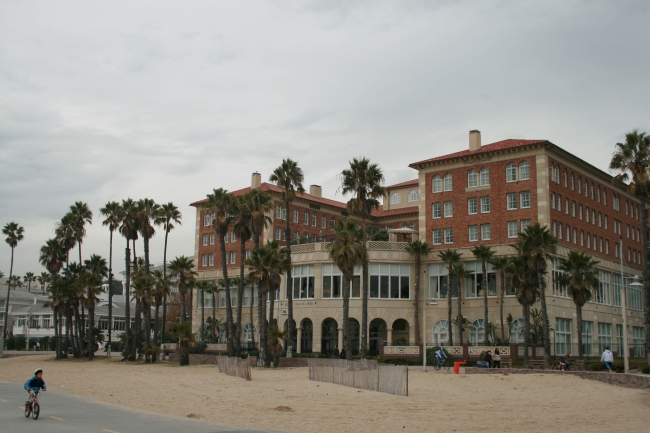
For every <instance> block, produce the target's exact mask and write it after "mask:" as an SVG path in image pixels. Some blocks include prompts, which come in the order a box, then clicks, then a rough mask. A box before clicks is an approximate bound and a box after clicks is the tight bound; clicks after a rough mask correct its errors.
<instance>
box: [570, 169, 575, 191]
mask: <svg viewBox="0 0 650 433" xmlns="http://www.w3.org/2000/svg"><path fill="white" fill-rule="evenodd" d="M573 190H575V179H574V177H573V173H571V191H573Z"/></svg>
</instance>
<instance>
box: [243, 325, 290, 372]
mask: <svg viewBox="0 0 650 433" xmlns="http://www.w3.org/2000/svg"><path fill="white" fill-rule="evenodd" d="M251 332H252V331H251ZM267 336H268V338H269V343H268V346H269V353H270V354H271V358H272V359H273V368H277V367H278V364H279V363H280V362H279V361H280V356H281V355H282V340H286V339H288V338H289V335H288V332H284V331H280V328H278V325H277V324H276V325H273V327H271V329H270V330H269V331H268V333H267Z"/></svg>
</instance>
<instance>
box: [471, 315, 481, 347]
mask: <svg viewBox="0 0 650 433" xmlns="http://www.w3.org/2000/svg"><path fill="white" fill-rule="evenodd" d="M484 340H485V326H484V325H483V319H476V320H475V321H474V322H472V327H471V328H470V330H469V343H470V344H472V345H474V346H476V345H479V344H483V341H484Z"/></svg>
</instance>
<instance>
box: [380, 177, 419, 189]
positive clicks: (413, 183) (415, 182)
mask: <svg viewBox="0 0 650 433" xmlns="http://www.w3.org/2000/svg"><path fill="white" fill-rule="evenodd" d="M418 182H420V180H419V179H413V180H407V181H406V182H401V183H396V184H395V185H389V186H387V187H386V188H388V189H394V188H401V187H405V186H417V185H418Z"/></svg>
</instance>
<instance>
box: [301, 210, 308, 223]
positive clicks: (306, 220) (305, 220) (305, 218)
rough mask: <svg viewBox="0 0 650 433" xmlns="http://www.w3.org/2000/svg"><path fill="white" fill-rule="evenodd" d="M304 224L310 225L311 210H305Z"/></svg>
mask: <svg viewBox="0 0 650 433" xmlns="http://www.w3.org/2000/svg"><path fill="white" fill-rule="evenodd" d="M302 222H303V224H305V225H309V212H307V211H305V213H304V214H303V219H302Z"/></svg>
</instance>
